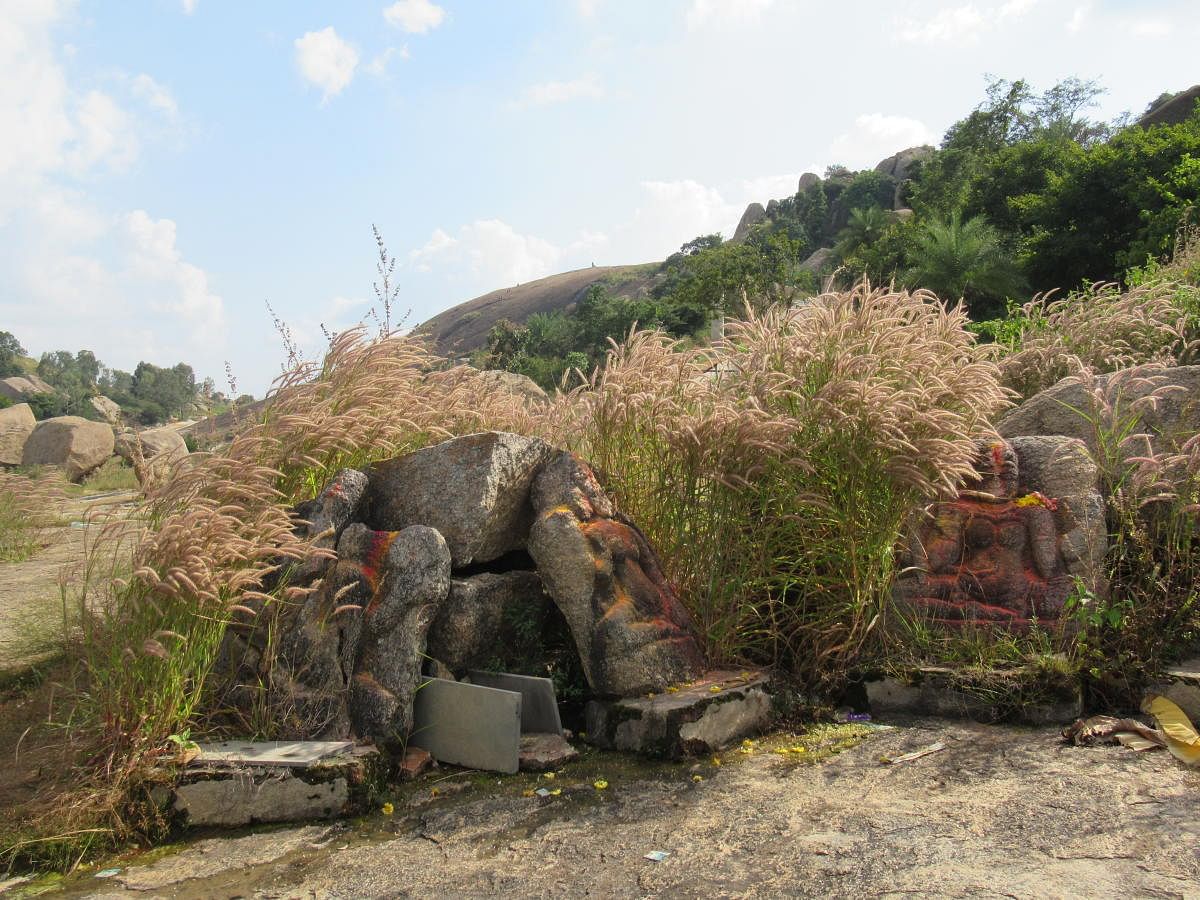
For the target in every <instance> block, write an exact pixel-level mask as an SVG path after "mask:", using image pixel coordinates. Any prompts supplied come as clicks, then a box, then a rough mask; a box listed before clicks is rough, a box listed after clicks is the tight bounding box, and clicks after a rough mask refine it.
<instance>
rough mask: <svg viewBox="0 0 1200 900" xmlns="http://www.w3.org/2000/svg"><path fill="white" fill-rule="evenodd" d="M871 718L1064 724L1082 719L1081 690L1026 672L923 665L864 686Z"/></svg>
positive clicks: (1053, 678) (1066, 682) (1076, 685)
mask: <svg viewBox="0 0 1200 900" xmlns="http://www.w3.org/2000/svg"><path fill="white" fill-rule="evenodd" d="M866 690H867V700H868V702H869V703H870V706H871V715H872V716H874V717H875V719H876V720H877V721H878V720H880V719H885V720H886V718H887V717H888V716H892V715H904V716H937V717H939V718H945V719H970V720H973V721H976V722H1015V723H1019V724H1022V725H1065V724H1068V723H1070V722H1073V721H1075V719H1078V718H1079V717H1080V716H1082V715H1083V691H1082V689H1081V687H1080V685H1079V684H1078V682H1075V681H1073V680H1071V681H1068V680H1067V679H1065V678H1055V677H1050V676H1047V677H1043V676H1042V675H1040V674H1039V673H1036V672H1032V671H1030V670H1024V669H1015V670H1012V671H1010V672H1003V673H999V672H997V673H992V674H990V675H985V676H978V675H975V674H970V675H968V674H965V673H962V672H959V671H957V670H955V669H951V668H943V667H937V666H928V667H924V668H919V669H915V670H913V672H911V673H909V674H908V675H907V676H906V677H904V678H895V677H887V678H882V679H879V680H875V681H868V682H867V683H866Z"/></svg>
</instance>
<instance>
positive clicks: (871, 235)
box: [834, 206, 892, 259]
mask: <svg viewBox="0 0 1200 900" xmlns="http://www.w3.org/2000/svg"><path fill="white" fill-rule="evenodd" d="M891 220H892V217H891V216H890V215H889V214H888V213H886V212H884V211H883V209H881V208H880V207H878V206H865V207H859V208H858V209H852V210H850V218H849V219H848V220H847V222H846V227H845V228H843V229H842V230H841V231H840V232H838V242H837V246H835V247H834V251H835V252H836V253H837V255H838V258H839V259H845V258H846V257H847V256H849V255H850V254H851V253H853V252H854V251H855V250H857V249H858V248H859V247H865V246H867V245H869V244H873V243H875V242H876V241H877V240H879V238H880V236H881V235H882V234H883V232H884V231H885V230H886V229H887V227H888V225H890V224H891Z"/></svg>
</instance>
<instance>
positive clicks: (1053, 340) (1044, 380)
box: [1000, 280, 1191, 399]
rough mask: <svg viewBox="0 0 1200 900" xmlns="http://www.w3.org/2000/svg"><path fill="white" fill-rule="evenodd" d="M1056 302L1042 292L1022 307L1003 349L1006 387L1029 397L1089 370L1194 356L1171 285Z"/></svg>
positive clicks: (1088, 293)
mask: <svg viewBox="0 0 1200 900" xmlns="http://www.w3.org/2000/svg"><path fill="white" fill-rule="evenodd" d="M1051 298H1052V294H1039V295H1038V296H1037V297H1034V299H1033V300H1031V301H1030V302H1029V303H1026V304H1025V305H1024V306H1023V307H1021V312H1020V315H1019V317H1018V321H1019V323H1020V327H1019V328H1018V329H1017V331H1016V333H1015V334H1014V336H1013V339H1012V341H1011V345H1010V346H1009V347H1007V348H1003V349H1006V350H1008V352H1007V353H1006V354H1005V355H1004V356H1003V357H1002V358H1001V359H1000V370H1001V375H1002V379H1003V383H1004V385H1005V386H1006V387H1009V388H1011V389H1013V390H1014V391H1016V393H1017V394H1018V395H1019V396H1020V397H1021V398H1023V399H1024V398H1028V397H1032V396H1033V395H1034V394H1036V393H1037V392H1038V391H1042V390H1045V389H1046V388H1048V387H1052V386H1053V385H1054V384H1056V383H1058V382H1059V381H1061V380H1062V379H1063V378H1067V377H1069V376H1071V375H1075V374H1077V373H1078V372H1079V371H1081V370H1082V369H1084V368H1088V369H1092V370H1094V371H1096V372H1102V373H1103V372H1114V371H1117V370H1118V369H1125V368H1129V367H1132V366H1137V365H1140V364H1142V363H1151V362H1158V363H1170V362H1173V361H1175V360H1177V359H1179V358H1180V357H1181V356H1183V355H1185V354H1187V353H1188V351H1189V347H1190V344H1191V338H1190V337H1189V330H1188V313H1187V311H1186V310H1185V309H1184V308H1183V307H1181V305H1180V296H1179V285H1177V284H1175V283H1173V282H1168V281H1162V280H1153V281H1150V282H1148V283H1145V284H1141V285H1137V286H1134V287H1131V288H1129V289H1128V290H1125V291H1122V290H1121V288H1120V287H1119V286H1118V285H1116V284H1112V283H1098V284H1093V285H1089V286H1088V287H1086V288H1084V289H1083V290H1080V291H1075V292H1072V293H1071V294H1069V295H1068V296H1066V297H1064V298H1062V299H1061V300H1052V299H1051Z"/></svg>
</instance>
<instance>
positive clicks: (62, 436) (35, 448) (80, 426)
mask: <svg viewBox="0 0 1200 900" xmlns="http://www.w3.org/2000/svg"><path fill="white" fill-rule="evenodd" d="M114 444H115V442H114V440H113V431H112V428H110V427H109V426H108V425H106V424H105V423H103V422H92V421H89V420H88V419H84V418H81V417H79V416H58V417H56V418H53V419H45V420H43V421H41V422H39V423H38V424H37V427H35V428H34V429H33V432H32V434H30V435H29V438H28V440H26V441H25V447H24V448H23V450H22V453H21V465H24V466H57V467H59V468H60V469H62V470H63V474H64V475H66V477H67V479H68V480H69V481H79V480H80V479H82V478H83V477H84V476H85V475H87V474H88V473H89V472H92V471H94V470H95V469H98V468H99V467H100V466H102V465H103V464H104V461H105V460H106V459H108V458H109V457H110V456H112V455H113V447H114Z"/></svg>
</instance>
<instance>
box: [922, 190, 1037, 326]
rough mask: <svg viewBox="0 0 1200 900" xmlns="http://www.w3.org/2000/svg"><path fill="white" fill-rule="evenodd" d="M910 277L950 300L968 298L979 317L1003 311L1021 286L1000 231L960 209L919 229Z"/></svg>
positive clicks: (973, 311)
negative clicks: (969, 216)
mask: <svg viewBox="0 0 1200 900" xmlns="http://www.w3.org/2000/svg"><path fill="white" fill-rule="evenodd" d="M906 281H908V282H909V283H910V284H912V285H914V286H916V287H923V288H928V289H929V290H931V291H933V292H934V293H935V294H937V295H938V296H939V297H941V298H942V299H943V300H946V301H948V302H951V303H952V302H954V301H956V300H959V299H962V300H964V301H965V302H966V304H967V308H968V309H969V310H970V312H971V313H972V316H973V317H974V318H976V319H980V318H991V317H993V316H995V315H997V314H1000V313H1003V311H1004V300H1005V298H1007V297H1011V296H1015V295H1017V294H1018V293H1020V292H1021V290H1022V287H1023V285H1022V281H1021V276H1020V271H1019V270H1018V268H1017V265H1016V263H1015V261H1014V260H1013V258H1012V256H1011V255H1010V254H1009V253H1008V252H1007V251H1006V250H1005V249H1004V246H1003V244H1002V243H1001V240H1000V235H999V234H998V233H997V231H996V229H994V228H993V227H992V226H990V225H988V224H987V223H986V222H984V221H983V219H980V218H978V217H977V218H973V219H963V217H962V214H961V213H957V212H955V213H952V214H951V215H950V216H949V217H948V218H945V219H941V218H937V219H933V220H931V221H928V222H925V223H924V225H923V226H922V227H921V228H920V229H919V230H918V232H917V234H916V239H915V241H914V246H913V250H912V267H911V268H910V269H909V271H908V273H907V275H906Z"/></svg>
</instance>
